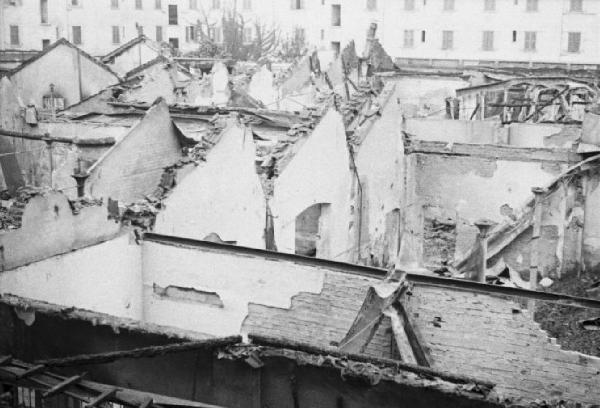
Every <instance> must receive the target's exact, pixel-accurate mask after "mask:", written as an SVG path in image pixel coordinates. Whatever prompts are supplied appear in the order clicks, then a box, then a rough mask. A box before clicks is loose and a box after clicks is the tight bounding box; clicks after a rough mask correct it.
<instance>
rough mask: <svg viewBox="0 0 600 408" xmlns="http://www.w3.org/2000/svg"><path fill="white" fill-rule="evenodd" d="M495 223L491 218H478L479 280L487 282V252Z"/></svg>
mask: <svg viewBox="0 0 600 408" xmlns="http://www.w3.org/2000/svg"><path fill="white" fill-rule="evenodd" d="M493 225H494V223H493V222H492V221H490V220H477V221H475V226H476V227H477V229H479V234H478V235H477V240H478V241H479V249H480V251H479V252H480V258H479V268H477V282H480V283H485V271H486V270H487V252H488V245H487V244H488V243H487V239H488V233H489V231H490V229H491V228H492V226H493Z"/></svg>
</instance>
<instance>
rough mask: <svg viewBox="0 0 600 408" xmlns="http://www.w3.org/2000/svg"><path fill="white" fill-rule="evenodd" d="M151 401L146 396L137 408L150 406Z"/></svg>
mask: <svg viewBox="0 0 600 408" xmlns="http://www.w3.org/2000/svg"><path fill="white" fill-rule="evenodd" d="M153 402H154V400H153V399H152V398H149V397H148V398H146V399H145V400H144V401H143V402H142V403H141V404H140V405H139V407H138V408H149V407H150V406H152V403H153Z"/></svg>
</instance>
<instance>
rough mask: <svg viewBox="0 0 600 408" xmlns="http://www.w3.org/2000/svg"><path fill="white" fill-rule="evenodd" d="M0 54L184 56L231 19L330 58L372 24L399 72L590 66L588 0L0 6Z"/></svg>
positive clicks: (252, 32)
mask: <svg viewBox="0 0 600 408" xmlns="http://www.w3.org/2000/svg"><path fill="white" fill-rule="evenodd" d="M0 4H1V5H2V6H1V7H0V27H1V30H0V49H2V50H40V49H42V48H43V47H45V46H47V45H49V44H51V43H53V42H54V41H56V40H58V39H59V38H61V37H64V38H66V39H68V40H69V41H70V42H72V43H73V44H75V45H77V46H79V47H81V48H83V49H84V50H85V51H87V52H88V53H90V54H92V55H106V54H107V53H108V52H110V51H111V50H113V49H114V48H117V47H118V46H119V45H121V44H124V43H126V42H127V41H129V40H131V39H133V38H135V37H136V36H137V35H138V34H139V33H142V32H143V33H144V34H145V35H146V36H148V37H149V38H150V39H152V40H156V41H164V42H169V43H170V44H171V45H173V46H174V47H175V48H178V49H179V50H181V51H182V52H187V51H191V50H194V49H197V48H198V40H199V39H200V38H201V37H202V35H206V36H209V37H210V38H212V39H213V40H214V41H215V42H217V43H220V42H222V41H223V18H224V17H227V16H228V15H229V13H231V11H233V10H235V11H236V12H237V18H238V19H239V21H240V22H241V23H242V24H243V41H244V42H250V41H252V40H253V39H254V38H256V35H257V31H258V30H260V27H264V28H266V27H268V29H272V28H276V29H277V32H278V34H280V36H281V37H282V38H303V39H304V40H305V41H306V43H307V44H309V45H312V46H316V47H317V48H319V49H321V50H329V49H332V50H334V51H337V50H339V49H341V48H343V46H344V45H345V44H346V43H347V42H349V41H351V40H355V41H356V45H357V50H358V51H359V52H360V51H362V49H363V47H364V41H365V33H366V30H367V28H368V27H369V25H370V24H371V23H373V22H375V23H377V24H378V27H379V29H378V37H379V39H380V41H381V42H382V44H383V45H384V47H385V48H386V50H387V51H388V53H389V54H390V55H391V56H392V57H394V58H397V59H398V60H399V62H400V63H406V64H419V63H429V64H434V65H435V64H440V65H446V66H462V65H463V64H472V63H474V62H476V63H480V62H484V63H489V62H493V63H496V62H510V63H513V64H514V63H520V64H523V65H530V64H534V63H566V64H595V63H596V62H597V61H598V60H599V59H600V43H599V42H598V41H597V40H598V38H599V36H600V24H598V23H599V22H600V20H599V12H600V2H598V1H596V0H545V1H539V0H468V1H456V0H59V1H50V0H29V1H25V0H0Z"/></svg>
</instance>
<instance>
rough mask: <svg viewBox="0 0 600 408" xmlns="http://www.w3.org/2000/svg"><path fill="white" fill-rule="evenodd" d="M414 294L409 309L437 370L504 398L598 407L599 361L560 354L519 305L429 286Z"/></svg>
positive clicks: (470, 293)
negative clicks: (491, 385) (488, 385)
mask: <svg viewBox="0 0 600 408" xmlns="http://www.w3.org/2000/svg"><path fill="white" fill-rule="evenodd" d="M412 293H413V295H412V296H411V297H410V298H409V301H408V307H407V309H408V312H409V315H410V316H411V318H412V320H413V322H414V325H415V328H416V330H417V331H418V333H419V336H420V338H421V340H422V342H423V343H424V344H425V346H426V347H427V348H428V349H429V353H430V355H431V358H432V360H433V366H434V367H437V368H440V369H442V370H447V371H452V372H457V373H460V374H464V375H470V376H474V377H477V378H481V379H484V380H488V381H492V382H495V383H496V384H497V391H498V392H499V394H500V395H502V396H513V397H519V396H520V397H524V398H526V399H542V400H544V399H545V400H549V399H551V398H560V399H565V400H575V401H578V402H584V403H589V404H592V403H597V402H598V401H600V389H599V387H598V385H599V384H600V358H597V357H591V356H586V355H583V354H580V353H577V352H573V351H566V350H562V349H561V348H560V346H559V345H557V344H556V342H555V339H551V338H549V336H548V334H547V333H546V332H545V331H543V330H541V329H540V326H539V325H538V324H537V323H536V322H534V321H533V319H532V316H531V313H529V311H527V310H525V309H524V308H522V307H521V306H520V305H519V304H518V303H516V302H513V301H511V300H508V299H504V298H501V297H494V296H490V295H485V294H476V293H472V292H466V291H459V290H448V289H442V288H436V287H429V286H417V287H415V288H414V290H413V291H412ZM434 322H435V323H434Z"/></svg>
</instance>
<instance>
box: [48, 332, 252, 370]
mask: <svg viewBox="0 0 600 408" xmlns="http://www.w3.org/2000/svg"><path fill="white" fill-rule="evenodd" d="M241 341H242V337H241V336H229V337H221V338H214V339H206V340H199V341H190V342H185V343H176V344H167V345H164V346H150V347H142V348H136V349H131V350H122V351H110V352H107V353H97V354H80V355H76V356H70V357H64V358H55V359H49V360H42V361H39V362H38V363H39V364H43V365H44V366H45V367H70V366H78V365H90V364H103V363H110V362H113V361H117V360H120V359H123V358H147V357H155V356H159V355H164V354H171V353H182V352H186V351H193V350H202V349H208V350H210V349H214V348H219V347H224V346H229V345H232V344H237V343H240V342H241Z"/></svg>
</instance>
